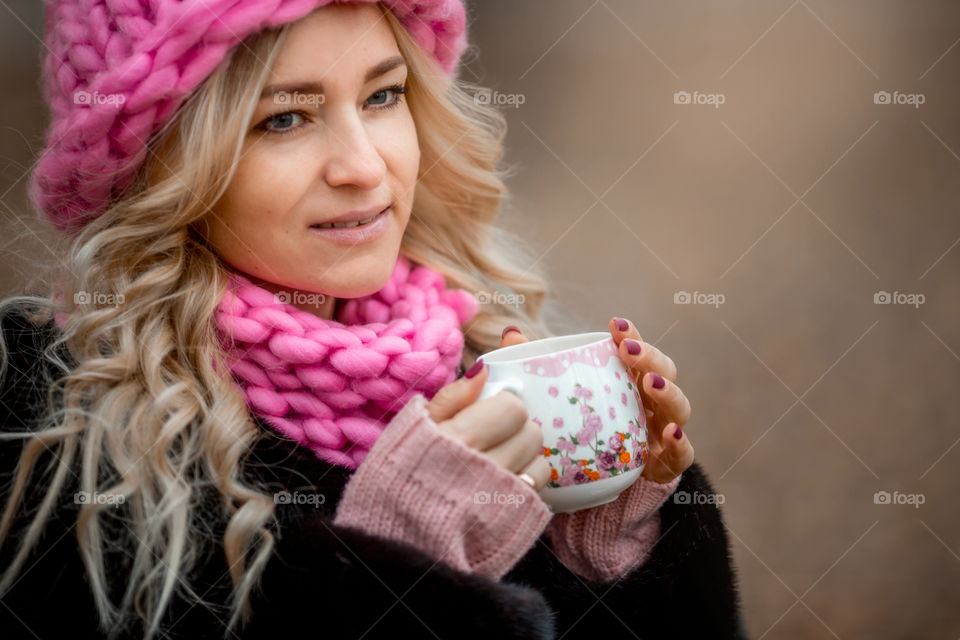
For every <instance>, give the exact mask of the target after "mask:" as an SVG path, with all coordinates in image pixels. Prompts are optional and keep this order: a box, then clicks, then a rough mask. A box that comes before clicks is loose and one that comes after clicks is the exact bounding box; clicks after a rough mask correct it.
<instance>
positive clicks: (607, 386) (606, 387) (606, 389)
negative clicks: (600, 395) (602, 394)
mask: <svg viewBox="0 0 960 640" xmlns="http://www.w3.org/2000/svg"><path fill="white" fill-rule="evenodd" d="M603 390H604V391H606V392H607V393H610V385H608V384H605V385H603Z"/></svg>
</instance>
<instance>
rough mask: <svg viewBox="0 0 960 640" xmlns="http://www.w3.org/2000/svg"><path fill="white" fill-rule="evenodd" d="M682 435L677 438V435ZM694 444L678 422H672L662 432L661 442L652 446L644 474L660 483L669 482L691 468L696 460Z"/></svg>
mask: <svg viewBox="0 0 960 640" xmlns="http://www.w3.org/2000/svg"><path fill="white" fill-rule="evenodd" d="M678 434H679V435H680V437H679V438H677V437H676V436H677V435H678ZM694 453H695V452H694V449H693V444H691V443H690V440H689V439H688V438H687V436H686V434H685V433H683V431H682V430H681V429H680V428H679V426H678V425H677V424H676V423H673V422H671V423H670V424H668V425H667V426H666V427H664V429H663V432H662V433H661V434H660V443H659V445H658V446H656V447H650V450H649V457H648V459H647V465H646V467H644V470H643V474H642V475H643V476H644V477H645V478H649V479H651V480H654V481H655V482H659V483H667V482H670V481H671V480H673V479H674V478H676V477H677V476H678V475H680V474H681V473H683V472H684V471H686V470H687V469H688V468H690V465H691V464H693V460H694Z"/></svg>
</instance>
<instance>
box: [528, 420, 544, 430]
mask: <svg viewBox="0 0 960 640" xmlns="http://www.w3.org/2000/svg"><path fill="white" fill-rule="evenodd" d="M531 422H536V423H537V426H538V427H541V428H542V427H543V423H542V422H540V418H532V419H531Z"/></svg>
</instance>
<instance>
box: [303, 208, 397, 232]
mask: <svg viewBox="0 0 960 640" xmlns="http://www.w3.org/2000/svg"><path fill="white" fill-rule="evenodd" d="M389 208H390V207H387V209H389ZM387 209H384V210H383V211H381V212H380V213H378V214H377V215H375V216H370V217H369V218H367V219H366V220H354V221H353V222H324V223H322V224H312V225H310V227H311V228H312V229H349V228H350V227H361V226H363V225H365V224H370V223H371V222H373V221H374V220H376V219H377V218H379V217H380V216H382V215H383V214H384V212H385V211H387Z"/></svg>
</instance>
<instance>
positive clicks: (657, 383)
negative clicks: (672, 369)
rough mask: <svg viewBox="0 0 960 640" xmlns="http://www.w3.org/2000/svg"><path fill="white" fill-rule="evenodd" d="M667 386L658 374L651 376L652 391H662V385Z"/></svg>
mask: <svg viewBox="0 0 960 640" xmlns="http://www.w3.org/2000/svg"><path fill="white" fill-rule="evenodd" d="M665 384H667V383H666V382H664V381H663V378H661V377H660V374H659V373H654V374H653V388H654V389H663V385H665Z"/></svg>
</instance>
